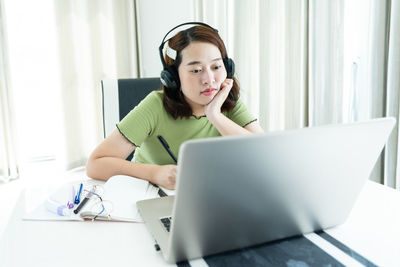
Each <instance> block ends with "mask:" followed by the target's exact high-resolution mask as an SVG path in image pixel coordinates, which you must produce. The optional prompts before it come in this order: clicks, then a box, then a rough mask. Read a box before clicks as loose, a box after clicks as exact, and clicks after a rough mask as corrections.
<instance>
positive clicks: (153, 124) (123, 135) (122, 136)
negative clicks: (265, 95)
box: [86, 23, 263, 189]
mask: <svg viewBox="0 0 400 267" xmlns="http://www.w3.org/2000/svg"><path fill="white" fill-rule="evenodd" d="M189 24H199V25H197V26H194V27H191V28H189V29H186V30H183V31H181V32H179V33H177V34H176V35H175V36H173V37H172V38H171V39H169V40H167V41H165V42H164V40H165V38H166V36H167V35H168V33H167V35H166V36H165V37H164V40H163V43H162V44H161V46H160V55H161V61H162V63H163V65H164V70H163V72H162V73H161V80H162V82H163V84H164V85H163V86H162V90H159V91H154V92H152V93H150V94H149V95H148V96H147V97H146V98H145V99H144V100H143V101H142V102H141V103H140V104H139V105H138V106H137V107H135V108H134V109H133V110H132V111H131V112H130V113H129V114H128V115H127V116H126V117H125V118H124V119H122V121H121V122H120V123H118V124H117V128H116V129H115V130H114V131H113V132H112V133H111V134H110V136H108V137H107V138H106V139H105V140H104V141H103V142H102V143H101V144H100V145H99V146H98V147H97V148H96V149H95V150H94V151H93V152H92V154H91V155H90V158H89V161H88V163H87V166H86V170H87V175H88V176H89V177H91V178H94V179H100V180H107V179H108V178H110V177H111V176H113V175H118V174H123V175H129V176H134V177H138V178H141V179H145V180H148V181H150V182H152V183H154V184H158V185H161V186H163V187H165V188H167V189H174V188H175V177H176V170H177V166H176V165H175V162H174V161H173V160H172V158H171V157H170V155H169V154H168V153H167V151H166V150H165V148H164V147H163V146H162V145H161V143H160V141H159V140H158V138H157V136H159V135H161V136H162V137H163V138H164V139H165V140H166V141H167V142H168V144H169V146H170V149H171V151H172V152H173V153H174V154H175V155H177V156H178V158H179V155H178V152H179V147H180V145H181V144H182V143H183V142H185V141H187V140H189V139H194V138H205V137H215V136H221V135H222V136H226V135H239V134H251V133H262V132H263V130H262V128H261V127H260V125H259V124H258V123H257V121H256V118H254V117H253V115H251V114H250V113H249V111H248V110H247V109H246V107H245V106H244V104H243V102H242V101H241V100H240V99H239V85H238V82H237V81H236V79H235V78H233V74H234V73H233V72H234V63H233V61H232V60H231V59H229V58H228V56H227V52H226V49H225V45H224V43H223V41H222V39H221V38H220V36H219V35H218V32H217V31H216V30H215V29H213V28H212V27H211V26H208V25H206V24H202V23H189ZM182 25H184V24H182ZM179 26H181V25H178V26H177V27H179ZM177 27H175V28H177ZM175 28H174V29H175ZM171 31H172V30H171ZM166 42H168V47H167V48H166V55H165V56H164V58H163V52H162V51H163V46H164V44H165V43H166ZM134 150H135V160H134V162H130V161H127V160H125V159H126V158H127V157H128V156H129V155H130V154H131V153H132V151H134ZM199 164H201V163H200V162H199Z"/></svg>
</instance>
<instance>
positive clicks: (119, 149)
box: [86, 129, 176, 189]
mask: <svg viewBox="0 0 400 267" xmlns="http://www.w3.org/2000/svg"><path fill="white" fill-rule="evenodd" d="M135 148H136V147H135V146H134V145H133V144H132V143H130V142H129V141H128V140H127V139H126V138H125V137H124V136H123V135H122V134H121V133H120V132H119V131H118V129H115V130H114V131H113V132H112V133H111V134H110V136H108V137H107V138H106V139H105V140H104V141H103V142H102V143H101V144H100V145H99V146H97V147H96V149H95V150H94V151H93V152H92V154H91V155H90V157H89V160H88V163H87V165H86V173H87V175H88V176H89V177H91V178H93V179H98V180H108V179H109V178H110V177H111V176H114V175H119V174H121V175H128V176H133V177H137V178H141V179H144V180H147V181H149V182H151V183H154V184H159V185H161V186H163V187H165V188H167V189H174V188H175V177H176V165H163V166H160V165H153V164H144V163H135V162H130V161H128V160H126V158H127V157H128V156H129V155H130V153H132V151H134V150H135Z"/></svg>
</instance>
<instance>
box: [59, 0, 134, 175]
mask: <svg viewBox="0 0 400 267" xmlns="http://www.w3.org/2000/svg"><path fill="white" fill-rule="evenodd" d="M54 9H55V20H56V21H55V23H56V25H57V38H58V40H57V41H58V42H57V43H58V51H59V67H60V79H59V84H60V89H61V90H60V93H61V95H60V106H61V114H62V118H61V120H60V121H61V123H60V129H61V131H60V132H61V136H60V138H59V140H60V141H62V144H61V147H60V149H59V150H58V155H57V156H58V160H59V161H60V162H62V164H63V165H64V168H66V169H70V168H73V167H77V166H82V165H85V164H86V160H87V157H88V156H89V154H90V153H91V151H92V150H93V149H94V147H95V146H96V145H97V144H98V143H99V142H100V141H101V140H102V138H103V136H102V134H101V133H102V118H101V116H102V109H101V84H100V81H101V80H102V79H105V78H132V77H138V67H137V64H138V59H137V45H136V21H135V6H134V1H128V0H124V1H112V0H109V1H90V0H84V1H54Z"/></svg>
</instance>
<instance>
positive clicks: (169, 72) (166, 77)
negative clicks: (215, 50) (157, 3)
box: [158, 22, 235, 89]
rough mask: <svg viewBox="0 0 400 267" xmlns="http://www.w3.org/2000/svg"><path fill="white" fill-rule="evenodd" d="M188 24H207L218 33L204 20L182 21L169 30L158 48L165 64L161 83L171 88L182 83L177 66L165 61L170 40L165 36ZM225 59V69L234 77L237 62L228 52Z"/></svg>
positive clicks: (177, 86)
mask: <svg viewBox="0 0 400 267" xmlns="http://www.w3.org/2000/svg"><path fill="white" fill-rule="evenodd" d="M188 24H194V25H201V26H205V27H208V28H210V29H213V30H214V31H215V32H217V33H218V30H217V29H214V28H213V27H211V26H210V25H208V24H205V23H202V22H186V23H182V24H179V25H178V26H175V27H174V28H172V29H171V30H170V31H169V32H167V34H166V35H165V36H164V38H163V40H162V42H161V45H160V47H159V48H158V50H159V52H160V59H161V63H162V65H163V70H162V71H161V74H160V80H161V83H162V84H163V85H164V86H165V87H167V88H169V89H179V88H180V86H181V83H180V81H179V74H178V70H177V68H176V66H174V65H171V66H167V64H166V63H165V60H164V56H163V48H164V45H165V43H166V42H168V41H169V39H167V40H165V38H167V36H168V34H169V33H170V32H172V31H173V30H175V29H176V28H178V27H181V26H184V25H188ZM223 61H224V65H225V69H226V73H227V78H232V77H233V75H234V74H235V62H233V60H232V59H230V58H229V57H228V54H227V55H226V57H225V58H224V59H223Z"/></svg>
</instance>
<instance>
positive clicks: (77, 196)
mask: <svg viewBox="0 0 400 267" xmlns="http://www.w3.org/2000/svg"><path fill="white" fill-rule="evenodd" d="M82 186H83V184H82V183H81V185H80V187H79V191H78V193H77V194H76V197H75V201H74V203H75V204H79V202H81V199H80V198H81V193H82Z"/></svg>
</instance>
